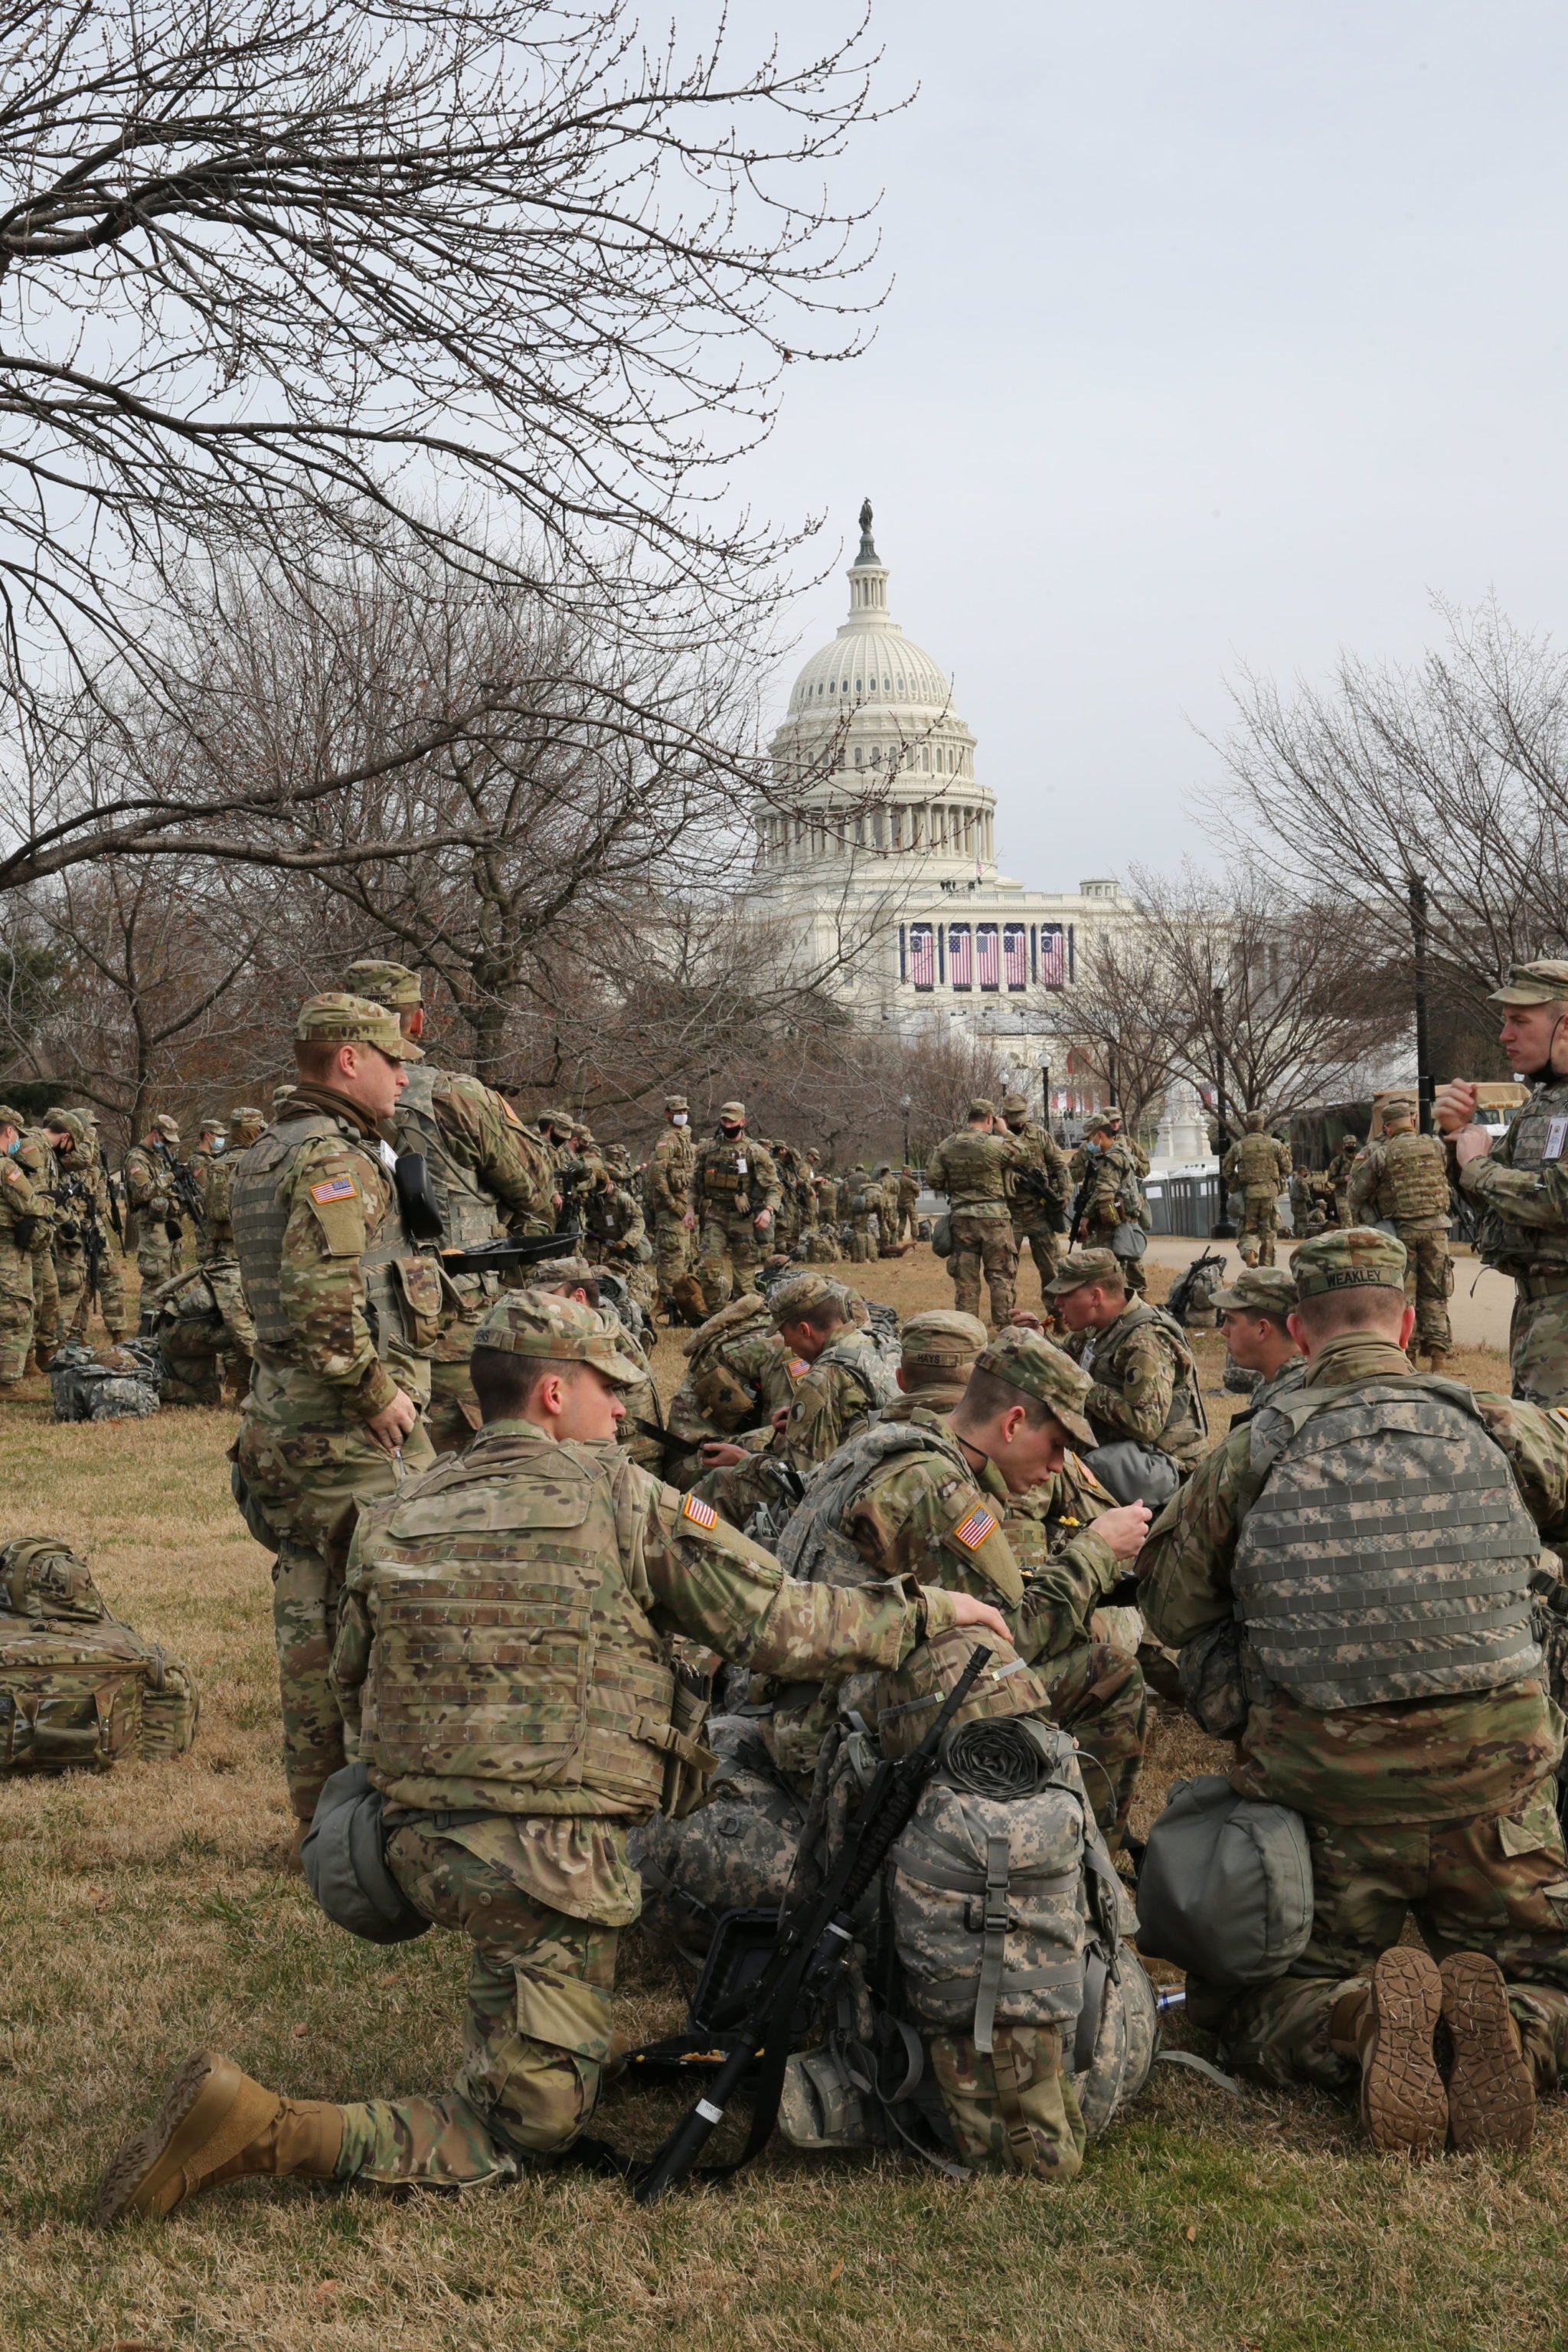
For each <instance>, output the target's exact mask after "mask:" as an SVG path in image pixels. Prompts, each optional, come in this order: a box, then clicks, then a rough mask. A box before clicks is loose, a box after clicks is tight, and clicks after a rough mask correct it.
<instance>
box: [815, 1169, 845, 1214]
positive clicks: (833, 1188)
mask: <svg viewBox="0 0 1568 2352" xmlns="http://www.w3.org/2000/svg"><path fill="white" fill-rule="evenodd" d="M814 1189H815V1191H816V1213H817V1214H818V1216H819V1217H820V1218H821V1219H822V1222H823V1223H824V1224H826V1225H836V1224H837V1223H838V1195H839V1190H840V1187H839V1181H838V1179H837V1176H819V1177H818V1178H817V1180H816V1186H815V1187H814Z"/></svg>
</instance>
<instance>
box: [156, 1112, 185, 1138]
mask: <svg viewBox="0 0 1568 2352" xmlns="http://www.w3.org/2000/svg"><path fill="white" fill-rule="evenodd" d="M153 1126H154V1127H155V1128H156V1129H157V1130H158V1132H159V1134H160V1135H166V1136H167V1137H168V1139H169V1140H170V1142H171V1143H178V1141H179V1139H180V1122H179V1120H178V1119H177V1118H174V1117H173V1116H172V1114H171V1113H170V1112H168V1111H166V1110H161V1111H160V1112H159V1113H158V1115H157V1117H156V1118H154V1120H153Z"/></svg>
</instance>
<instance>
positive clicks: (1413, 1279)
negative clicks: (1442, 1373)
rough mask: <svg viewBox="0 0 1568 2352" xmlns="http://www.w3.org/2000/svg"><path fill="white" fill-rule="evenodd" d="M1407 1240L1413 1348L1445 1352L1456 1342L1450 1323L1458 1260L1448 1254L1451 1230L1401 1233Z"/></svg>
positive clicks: (1407, 1293) (1407, 1297) (1425, 1352)
mask: <svg viewBox="0 0 1568 2352" xmlns="http://www.w3.org/2000/svg"><path fill="white" fill-rule="evenodd" d="M1400 1239H1401V1241H1402V1242H1403V1243H1404V1244H1405V1304H1406V1306H1408V1307H1415V1331H1414V1332H1413V1333H1412V1335H1411V1340H1410V1345H1411V1348H1412V1349H1414V1350H1416V1351H1418V1352H1419V1353H1421V1354H1423V1355H1430V1354H1431V1352H1432V1350H1433V1349H1434V1348H1441V1349H1443V1351H1444V1353H1445V1354H1447V1351H1448V1349H1451V1348H1452V1346H1453V1344H1454V1334H1453V1332H1452V1330H1451V1329H1450V1328H1449V1326H1448V1301H1449V1299H1450V1298H1451V1297H1453V1294H1454V1261H1453V1259H1452V1258H1451V1257H1450V1256H1449V1255H1448V1236H1447V1234H1440V1233H1439V1234H1401V1235H1400Z"/></svg>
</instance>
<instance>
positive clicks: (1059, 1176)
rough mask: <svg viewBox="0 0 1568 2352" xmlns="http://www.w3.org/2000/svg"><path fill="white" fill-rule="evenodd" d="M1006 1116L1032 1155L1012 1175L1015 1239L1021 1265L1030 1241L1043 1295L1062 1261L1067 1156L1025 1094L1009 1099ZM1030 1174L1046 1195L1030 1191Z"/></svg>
mask: <svg viewBox="0 0 1568 2352" xmlns="http://www.w3.org/2000/svg"><path fill="white" fill-rule="evenodd" d="M1002 1116H1003V1118H1005V1120H1006V1122H1007V1132H1008V1134H1009V1135H1014V1136H1016V1137H1017V1139H1018V1140H1019V1142H1020V1143H1022V1144H1023V1145H1024V1146H1025V1148H1026V1150H1027V1153H1028V1158H1027V1160H1026V1161H1025V1162H1024V1164H1023V1165H1022V1166H1021V1167H1018V1168H1015V1169H1014V1170H1013V1171H1011V1172H1010V1174H1009V1176H1008V1178H1007V1205H1008V1208H1009V1210H1010V1212H1011V1213H1012V1218H1013V1241H1014V1244H1015V1246H1016V1250H1017V1253H1018V1261H1019V1264H1020V1265H1021V1264H1022V1263H1023V1256H1024V1244H1025V1243H1026V1242H1027V1243H1028V1244H1029V1255H1030V1257H1031V1258H1032V1259H1033V1260H1034V1265H1035V1272H1036V1273H1037V1275H1038V1276H1039V1278H1040V1295H1041V1297H1044V1296H1045V1288H1046V1285H1047V1282H1049V1280H1050V1279H1051V1276H1053V1275H1054V1274H1055V1272H1056V1270H1057V1268H1058V1265H1060V1264H1061V1256H1062V1244H1061V1236H1062V1234H1064V1233H1065V1232H1066V1231H1067V1221H1068V1220H1067V1213H1068V1207H1069V1206H1070V1204H1071V1202H1072V1177H1071V1173H1070V1171H1069V1170H1068V1156H1067V1153H1066V1152H1065V1151H1064V1150H1062V1148H1061V1146H1060V1144H1059V1143H1058V1141H1057V1140H1056V1139H1055V1137H1054V1136H1052V1135H1051V1134H1050V1133H1049V1132H1048V1131H1047V1129H1045V1128H1043V1127H1041V1126H1039V1125H1037V1122H1036V1121H1035V1120H1034V1119H1032V1118H1030V1117H1029V1106H1028V1104H1027V1103H1026V1101H1025V1099H1024V1097H1023V1096H1022V1095H1007V1096H1005V1097H1004V1098H1003V1103H1002ZM1030 1176H1033V1177H1036V1178H1037V1179H1039V1180H1040V1181H1041V1182H1042V1183H1043V1184H1044V1186H1045V1195H1044V1197H1042V1195H1041V1192H1040V1191H1039V1188H1038V1185H1030V1186H1029V1187H1028V1188H1027V1189H1026V1182H1025V1180H1026V1178H1027V1177H1030Z"/></svg>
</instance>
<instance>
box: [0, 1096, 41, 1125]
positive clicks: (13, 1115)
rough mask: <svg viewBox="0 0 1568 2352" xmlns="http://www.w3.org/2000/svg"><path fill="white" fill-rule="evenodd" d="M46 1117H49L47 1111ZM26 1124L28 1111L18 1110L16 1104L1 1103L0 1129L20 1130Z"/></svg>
mask: <svg viewBox="0 0 1568 2352" xmlns="http://www.w3.org/2000/svg"><path fill="white" fill-rule="evenodd" d="M44 1115H45V1117H46V1118H47V1116H48V1114H47V1111H46V1113H45V1114H44ZM26 1124H27V1114H26V1111H21V1110H18V1109H17V1108H16V1104H15V1103H0V1127H14V1128H16V1129H18V1130H19V1129H22V1128H24V1127H26Z"/></svg>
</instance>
